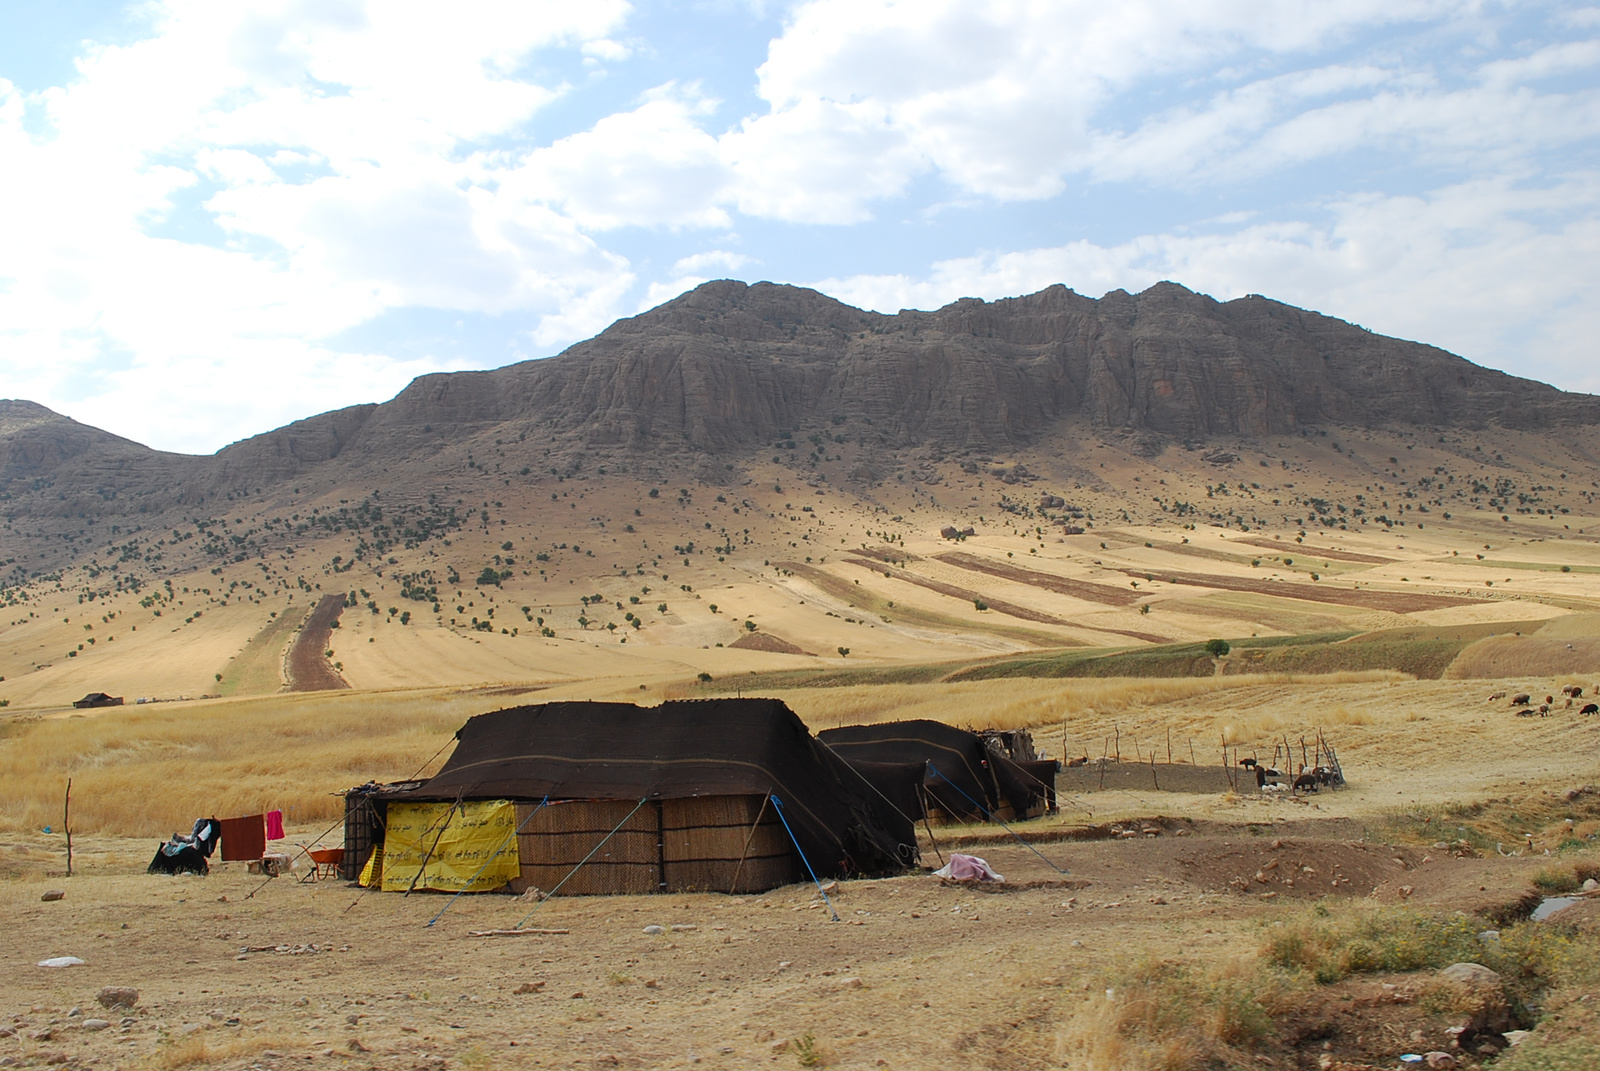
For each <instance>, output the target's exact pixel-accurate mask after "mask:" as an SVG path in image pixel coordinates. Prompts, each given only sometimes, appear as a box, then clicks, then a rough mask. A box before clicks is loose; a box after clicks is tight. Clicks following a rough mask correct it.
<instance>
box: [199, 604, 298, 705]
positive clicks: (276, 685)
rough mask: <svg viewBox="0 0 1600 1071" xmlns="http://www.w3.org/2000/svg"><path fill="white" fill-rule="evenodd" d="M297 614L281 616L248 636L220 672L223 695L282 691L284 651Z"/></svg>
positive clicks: (267, 693) (283, 614)
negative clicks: (241, 648) (246, 640)
mask: <svg viewBox="0 0 1600 1071" xmlns="http://www.w3.org/2000/svg"><path fill="white" fill-rule="evenodd" d="M300 621H301V618H300V615H298V614H293V613H280V614H279V615H278V616H277V617H275V618H273V619H272V620H271V621H269V622H267V624H266V626H265V627H264V628H262V629H261V631H259V632H257V633H256V634H255V635H254V636H251V637H250V639H249V641H248V642H247V643H246V644H245V645H244V650H242V651H240V652H239V653H238V654H236V655H234V656H233V658H232V660H230V661H229V662H228V667H227V668H226V669H224V670H223V671H222V680H221V682H220V683H219V684H218V686H217V691H218V692H219V693H220V694H222V695H271V694H272V693H273V692H276V691H279V690H281V689H282V688H283V651H284V648H285V647H287V646H288V645H289V641H290V640H291V639H293V638H294V630H295V628H296V627H297V626H298V625H299V624H300Z"/></svg>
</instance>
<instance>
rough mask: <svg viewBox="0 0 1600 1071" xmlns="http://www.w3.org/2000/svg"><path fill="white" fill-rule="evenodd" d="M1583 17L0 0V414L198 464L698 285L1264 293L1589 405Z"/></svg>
mask: <svg viewBox="0 0 1600 1071" xmlns="http://www.w3.org/2000/svg"><path fill="white" fill-rule="evenodd" d="M1597 136H1600V8H1596V7H1585V6H1581V5H1578V4H1572V3H1566V4H1560V3H1540V2H1528V3H1517V2H1509V0H1508V2H1499V3H1489V2H1484V3H1446V2H1442V0H1340V2H1329V0H1278V2H1275V3H1273V4H1270V5H1263V4H1260V3H1257V2H1253V0H1171V2H1168V0H1126V2H1123V3H1118V4H1104V3H1100V2H1088V0H1038V2H1025V0H1009V2H994V3H990V4H982V3H975V2H972V0H959V2H958V0H915V2H903V0H799V2H793V3H777V2H754V0H751V2H739V0H705V2H690V0H680V2H663V3H654V4H651V3H642V2H640V3H628V2H626V0H587V2H585V3H583V4H572V3H564V2H552V0H544V2H539V0H507V2H497V0H485V2H480V3H470V2H458V3H456V4H451V5H438V4H419V3H405V2H400V0H388V2H385V3H378V2H376V0H372V2H370V3H369V2H366V0H241V2H238V3H230V4H227V5H218V4H215V3H206V2H201V0H149V2H144V3H137V4H123V3H110V2H98V3H90V2H83V3H71V2H56V3H24V2H18V0H0V376H3V377H4V379H3V382H0V395H4V396H9V397H20V398H29V399H32V400H34V401H38V402H41V403H43V404H45V405H48V406H50V407H51V408H53V409H56V410H58V411H60V412H63V413H66V414H68V415H70V416H72V417H74V418H76V419H79V420H82V421H85V422H87V423H91V424H95V425H98V426H100V427H104V428H107V429H109V430H111V431H115V432H117V433H119V434H122V435H126V436H128V437H130V438H133V439H136V440H138V441H141V442H146V443H149V444H151V445H154V446H159V447H162V448H166V449H174V450H184V451H192V452H209V451H212V450H215V449H217V448H219V447H220V446H222V445H225V444H226V443H228V442H230V441H233V440H236V439H239V438H242V437H245V436H247V435H251V434H255V433H257V432H260V431H264V430H267V429H269V428H272V427H275V426H278V425H280V424H283V423H285V422H287V421H290V420H293V419H297V418H300V417H304V416H308V415H311V414H313V413H316V412H321V411H324V410H327V409H331V408H335V407H338V406H342V405H349V404H353V403H356V402H362V401H381V400H383V399H386V398H388V397H391V396H393V395H394V393H395V392H397V391H398V390H399V389H401V388H402V387H403V386H404V385H405V384H406V383H407V382H408V381H409V380H410V379H411V378H412V377H414V376H416V375H420V374H423V373H426V372H434V371H444V370H452V369H461V368H486V367H494V366H498V365H502V364H506V363H509V362H511V361H516V360H522V359H526V358H534V357H544V356H549V355H551V354H553V353H556V352H559V351H560V350H561V349H562V348H564V347H565V346H567V345H570V344H571V343H573V342H576V341H579V340H581V339H583V338H587V337H589V336H590V335H592V334H594V333H596V332H598V331H599V330H601V329H603V328H604V327H605V326H606V325H607V324H608V323H610V322H611V321H612V320H614V319H616V318H617V317H619V316H627V315H632V314H633V313H636V312H638V311H640V310H642V309H644V308H648V307H650V306H652V305H654V304H657V303H659V302H660V301H663V300H666V299H668V298H670V297H672V296H674V295H675V294H678V293H681V292H682V291H683V290H685V289H687V288H689V287H691V286H693V285H695V284H697V283H698V282H700V281H702V280H704V279H708V278H719V277H727V276H731V277H735V278H741V279H746V280H751V281H754V280H758V279H772V280H777V281H782V282H791V283H796V284H801V285H807V286H815V287H817V288H819V289H821V290H823V291H825V292H826V293H829V294H832V295H834V296H835V297H838V298H839V299H841V300H844V301H848V302H850V303H852V304H857V305H862V306H865V307H870V308H875V309H880V310H883V311H886V312H893V311H895V310H896V309H899V308H903V307H914V308H932V307H937V306H939V305H941V304H944V303H946V302H948V301H952V300H954V299H956V298H958V297H963V296H978V297H984V298H990V299H993V298H999V297H1005V296H1009V295H1014V294H1020V293H1028V292H1031V291H1034V290H1038V289H1041V288H1042V287H1045V286H1048V285H1051V284H1052V283H1058V282H1059V283H1064V284H1066V285H1067V286H1070V287H1072V288H1074V289H1076V290H1078V291H1079V292H1081V293H1085V294H1088V295H1091V296H1095V297H1098V296H1100V295H1101V294H1103V293H1105V292H1106V291H1107V290H1110V289H1114V288H1117V287H1122V288H1125V289H1129V290H1139V289H1143V288H1144V287H1146V286H1148V285H1150V284H1151V283H1153V282H1155V281H1158V280H1160V279H1173V280H1176V281H1178V282H1181V283H1183V284H1185V285H1187V286H1189V287H1192V288H1193V289H1196V290H1200V291H1203V292H1205V293H1209V294H1211V295H1213V296H1215V297H1217V298H1219V299H1223V300H1226V299H1229V298H1233V297H1238V296H1240V295H1243V294H1248V293H1262V294H1266V295H1268V296H1271V297H1275V298H1278V299H1280V300H1283V301H1287V302H1290V303H1293V304H1296V305H1301V306H1305V307H1308V308H1313V309H1317V310H1319V311H1323V312H1326V313H1329V314H1331V315H1335V316H1340V317H1343V318H1345V319H1349V320H1352V321H1355V322H1357V323H1361V324H1364V325H1365V326H1367V327H1370V328H1372V329H1374V330H1377V331H1381V332H1384V333H1388V334H1394V335H1398V336H1401V337H1405V338H1413V339H1418V340H1421V341H1426V342H1431V343H1434V344H1437V345H1441V346H1444V347H1446V348H1448V349H1450V350H1452V351H1454V352H1457V353H1460V354H1462V355H1463V356H1465V357H1468V358H1470V359H1472V360H1474V361H1478V362H1480V363H1482V364H1486V365H1490V366H1493V367H1497V368H1503V369H1505V370H1507V371H1510V372H1513V373H1515V374H1518V375H1525V376H1531V377H1534V378H1537V379H1541V380H1544V381H1547V382H1552V383H1555V384H1557V385H1559V386H1562V387H1565V388H1568V389H1574V390H1588V391H1600V360H1597V358H1596V346H1595V341H1594V340H1595V339H1596V338H1600V304H1597V302H1596V299H1595V294H1596V293H1597V292H1600V285H1597V284H1600V267H1597V265H1600V159H1597V152H1596V149H1597V146H1600V137H1597Z"/></svg>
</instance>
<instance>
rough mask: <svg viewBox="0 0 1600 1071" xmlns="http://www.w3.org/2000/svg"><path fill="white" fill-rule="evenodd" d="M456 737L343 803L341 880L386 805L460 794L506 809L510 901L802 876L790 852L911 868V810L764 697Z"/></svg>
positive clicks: (534, 713) (563, 706)
mask: <svg viewBox="0 0 1600 1071" xmlns="http://www.w3.org/2000/svg"><path fill="white" fill-rule="evenodd" d="M456 738H457V740H458V741H459V743H458V744H457V745H456V749H455V752H454V753H453V754H452V755H451V756H450V758H449V760H448V761H447V762H446V763H445V764H444V767H443V768H442V769H441V770H440V771H439V773H438V774H436V775H435V776H433V777H432V778H430V779H428V780H427V781H424V782H421V783H416V782H410V783H407V784H404V785H395V786H376V785H373V786H365V787H364V788H362V789H354V790H352V791H351V792H350V793H349V794H347V796H346V801H347V802H346V835H345V844H346V864H345V865H346V875H347V876H349V877H354V876H355V874H356V873H358V872H359V870H360V868H361V867H362V866H363V865H364V864H365V863H366V860H367V856H368V855H370V854H371V850H370V849H371V847H372V845H373V842H374V841H379V840H381V839H382V836H383V825H384V821H383V815H384V812H385V810H386V809H388V808H390V807H392V805H393V804H395V803H452V802H453V803H460V802H461V801H472V800H507V801H513V802H514V803H515V804H516V806H517V812H516V825H517V829H518V830H519V831H520V833H519V835H518V850H519V855H520V867H521V875H522V877H521V879H520V880H514V881H512V882H510V887H511V888H512V890H513V891H521V888H520V887H533V886H536V887H539V888H542V889H546V890H548V889H551V888H552V887H553V886H555V885H556V884H557V883H558V882H560V881H562V880H564V879H568V878H570V880H568V881H567V884H566V885H564V886H563V887H562V891H563V892H564V893H584V892H590V893H614V892H661V891H675V890H679V889H699V890H720V891H755V890H758V889H764V888H772V887H774V886H776V885H781V884H785V883H787V882H790V881H794V880H799V879H803V878H804V877H806V870H805V868H804V866H803V865H802V860H801V858H800V856H799V855H798V854H797V853H796V852H795V844H796V842H798V845H799V848H800V850H801V851H803V852H804V861H805V862H809V864H810V866H811V868H813V869H814V870H815V872H816V873H817V875H818V876H819V877H820V876H823V875H828V876H835V877H842V876H846V875H850V874H885V873H895V872H898V871H901V870H903V869H904V868H905V867H906V866H908V865H910V864H911V863H913V862H914V861H915V859H916V834H915V830H914V829H913V827H912V820H913V819H914V818H915V817H916V815H915V813H912V814H909V815H908V814H902V813H900V811H899V810H898V809H897V808H896V807H895V806H893V805H891V804H890V803H889V802H888V801H887V800H886V799H885V798H884V796H883V795H881V794H880V793H879V792H878V791H876V790H875V789H874V787H873V786H872V785H871V784H869V783H867V782H866V781H865V780H864V779H863V778H862V776H861V775H860V774H858V773H857V772H855V771H854V770H852V769H851V767H850V766H849V765H848V764H847V763H846V762H844V761H842V760H841V759H839V758H838V757H836V756H834V755H833V754H832V753H831V752H829V750H828V749H827V748H825V747H823V746H822V745H820V744H819V743H817V741H816V739H815V738H813V737H812V736H811V734H810V732H809V731H808V730H807V729H806V727H805V724H804V723H803V722H801V721H800V719H799V718H798V717H797V716H796V715H795V713H794V712H793V711H791V710H790V709H789V708H788V707H787V706H786V705H785V704H784V703H782V702H781V701H779V700H776V699H705V700H688V701H680V702H668V703H663V704H662V705H660V706H656V707H640V706H635V705H634V704H631V703H591V702H558V703H541V704H537V705H533V706H523V707H514V708H511V709H508V710H499V711H494V712H492V713H488V714H480V715H478V716H476V717H474V718H471V719H469V720H468V721H467V723H466V724H465V725H464V726H462V728H461V729H460V730H459V731H458V732H457V733H456ZM641 801H643V802H641ZM785 823H787V827H786V828H785ZM613 830H614V831H615V832H613ZM608 834H609V835H610V838H609V839H608V840H605V841H604V842H603V844H602V838H606V837H607V836H608ZM791 834H792V836H791ZM363 842H365V843H363ZM597 845H600V846H601V848H600V850H598V851H596V848H597ZM352 849H353V850H352ZM591 852H594V853H595V854H594V855H593V856H592V858H589V860H588V861H587V862H584V860H585V858H586V856H589V854H590V853H591ZM579 863H583V866H582V867H581V868H579V867H578V864H579ZM575 868H576V869H575ZM519 886H520V887H519Z"/></svg>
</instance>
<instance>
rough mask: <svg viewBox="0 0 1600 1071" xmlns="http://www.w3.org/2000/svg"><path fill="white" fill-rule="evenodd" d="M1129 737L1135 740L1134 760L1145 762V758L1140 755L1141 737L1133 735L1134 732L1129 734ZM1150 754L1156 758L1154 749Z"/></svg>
mask: <svg viewBox="0 0 1600 1071" xmlns="http://www.w3.org/2000/svg"><path fill="white" fill-rule="evenodd" d="M1128 739H1129V740H1132V741H1133V761H1134V762H1143V761H1144V759H1143V758H1141V757H1140V755H1139V738H1138V737H1137V736H1133V735H1132V734H1130V735H1129V736H1128ZM1150 755H1151V757H1152V758H1154V757H1155V752H1154V751H1152V752H1150Z"/></svg>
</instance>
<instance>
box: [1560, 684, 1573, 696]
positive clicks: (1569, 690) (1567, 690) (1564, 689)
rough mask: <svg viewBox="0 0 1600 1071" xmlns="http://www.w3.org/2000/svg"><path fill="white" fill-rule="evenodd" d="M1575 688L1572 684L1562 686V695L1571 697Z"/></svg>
mask: <svg viewBox="0 0 1600 1071" xmlns="http://www.w3.org/2000/svg"><path fill="white" fill-rule="evenodd" d="M1573 687H1574V686H1573V685H1571V684H1563V685H1562V686H1561V694H1562V695H1571V694H1572V689H1573Z"/></svg>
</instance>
